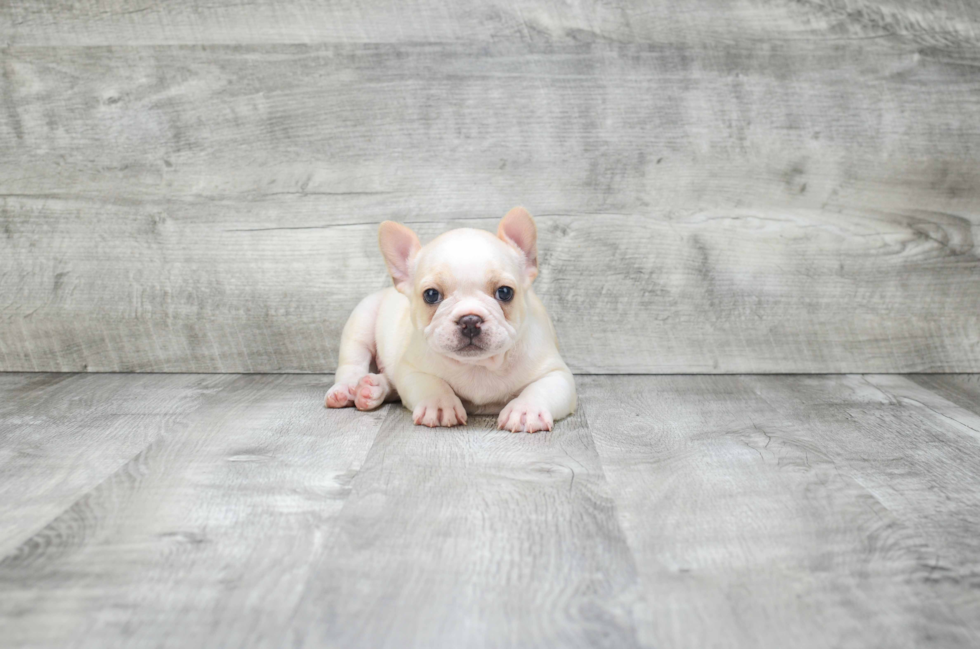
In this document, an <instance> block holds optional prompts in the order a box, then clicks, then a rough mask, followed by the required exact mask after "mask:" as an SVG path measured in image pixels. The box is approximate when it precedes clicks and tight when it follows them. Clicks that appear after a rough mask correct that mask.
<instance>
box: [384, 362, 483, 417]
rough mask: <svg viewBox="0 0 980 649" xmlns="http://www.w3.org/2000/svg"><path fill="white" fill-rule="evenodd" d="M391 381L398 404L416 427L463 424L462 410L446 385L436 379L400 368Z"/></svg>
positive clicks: (459, 403) (463, 410) (464, 415)
mask: <svg viewBox="0 0 980 649" xmlns="http://www.w3.org/2000/svg"><path fill="white" fill-rule="evenodd" d="M395 382H396V383H397V384H398V393H399V394H400V395H401V399H402V404H404V406H405V407H406V408H408V409H409V410H411V411H412V420H413V421H414V422H415V423H416V424H417V425H419V426H429V427H430V428H432V427H434V426H446V427H447V428H448V427H451V426H456V425H460V424H465V423H466V409H465V408H463V402H462V401H460V400H459V397H457V396H456V393H455V392H453V389H452V388H451V387H449V384H448V383H446V382H445V381H443V380H442V379H440V378H439V377H438V376H433V375H431V374H425V373H424V372H417V371H414V370H406V369H402V371H401V372H399V374H398V377H397V378H396V380H395Z"/></svg>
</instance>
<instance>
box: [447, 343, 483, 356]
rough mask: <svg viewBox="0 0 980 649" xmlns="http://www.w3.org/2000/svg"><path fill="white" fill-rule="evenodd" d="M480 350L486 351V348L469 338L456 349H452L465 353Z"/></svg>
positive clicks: (455, 351)
mask: <svg viewBox="0 0 980 649" xmlns="http://www.w3.org/2000/svg"><path fill="white" fill-rule="evenodd" d="M482 351H486V350H484V349H483V347H480V346H479V345H477V344H476V343H475V342H473V341H472V340H470V341H467V342H465V343H463V345H462V346H461V347H457V348H456V349H454V350H453V353H454V354H463V355H466V354H478V353H480V352H482Z"/></svg>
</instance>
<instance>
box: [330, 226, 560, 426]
mask: <svg viewBox="0 0 980 649" xmlns="http://www.w3.org/2000/svg"><path fill="white" fill-rule="evenodd" d="M378 240H379V243H380V247H381V253H382V255H384V259H385V263H386V264H387V266H388V272H389V273H390V274H391V278H392V280H393V281H394V288H387V289H384V290H382V291H379V292H377V293H374V294H372V295H369V296H368V297H366V298H364V300H362V301H361V303H360V304H358V305H357V307H356V308H355V309H354V312H353V313H352V314H351V316H350V319H349V320H348V321H347V324H346V326H345V327H344V332H343V334H342V336H341V339H340V363H339V365H338V367H337V375H336V377H335V383H334V385H333V387H331V388H330V390H329V391H328V392H327V397H326V405H327V407H328V408H343V407H345V406H351V405H353V406H356V407H357V408H358V409H359V410H371V409H373V408H377V407H378V406H380V405H381V404H382V403H383V402H385V401H388V400H394V399H397V398H401V401H402V403H403V404H404V405H405V407H406V408H408V409H409V410H411V411H412V418H413V419H414V421H415V423H416V424H419V425H423V426H457V425H460V424H465V423H466V415H467V413H470V414H497V413H499V416H498V418H497V425H498V427H499V428H502V429H506V430H509V431H512V432H520V431H525V432H528V433H535V432H537V431H540V430H551V429H552V426H554V422H555V421H556V420H558V419H561V418H562V417H564V416H566V415H568V414H570V413H571V412H573V411H574V410H575V380H574V379H573V378H572V373H571V372H570V371H569V370H568V366H567V365H565V362H564V361H563V360H562V358H561V355H560V354H559V353H558V343H557V340H556V337H555V330H554V326H553V325H552V323H551V319H550V318H549V317H548V313H547V312H546V311H545V308H544V305H543V304H542V303H541V300H539V299H538V296H537V295H535V294H534V289H533V288H532V287H531V284H532V282H533V281H534V278H535V277H536V276H537V274H538V251H537V228H536V226H535V224H534V219H532V218H531V215H530V214H528V212H527V210H525V209H524V208H522V207H515V208H514V209H512V210H511V211H510V212H508V213H507V215H506V216H504V218H503V219H502V220H501V221H500V225H499V227H498V228H497V236H496V237H495V236H493V235H492V234H491V233H489V232H486V231H484V230H473V229H469V228H464V229H459V230H452V231H450V232H447V233H445V234H443V235H441V236H439V237H437V238H436V239H434V240H433V241H431V242H430V243H428V244H427V245H425V246H422V244H421V243H420V242H419V239H418V237H417V236H416V235H415V233H414V232H412V231H411V230H409V229H408V228H406V227H405V226H403V225H400V224H398V223H394V222H392V221H385V222H384V223H382V224H381V227H380V230H379V232H378Z"/></svg>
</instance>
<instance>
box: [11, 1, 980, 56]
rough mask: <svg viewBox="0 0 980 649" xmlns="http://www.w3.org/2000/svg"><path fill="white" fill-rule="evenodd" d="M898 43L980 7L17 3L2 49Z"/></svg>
mask: <svg viewBox="0 0 980 649" xmlns="http://www.w3.org/2000/svg"><path fill="white" fill-rule="evenodd" d="M774 33H784V34H785V35H786V37H795V38H855V37H857V38H861V37H868V36H870V37H875V38H881V37H893V38H902V39H908V40H910V41H912V42H919V43H922V44H927V45H931V46H940V47H960V46H963V45H976V44H977V43H978V42H980V36H978V34H980V10H978V8H977V6H976V4H975V3H972V2H969V1H965V0H960V1H957V0H925V1H923V0H822V1H820V2H817V1H813V0H810V1H804V2H799V1H790V0H765V1H761V2H760V1H752V0H734V1H722V0H690V1H688V2H684V3H683V4H680V3H673V2H663V1H659V2H643V1H641V0H617V1H616V2H601V1H597V0H568V1H565V2H560V3H558V2H544V1H541V0H534V1H525V2H521V3H511V2H501V1H500V0H488V1H486V2H478V1H476V0H461V1H455V2H447V1H445V0H416V1H414V2H409V3H406V2H395V1H392V0H371V2H361V3H346V2H343V3H340V2H338V3H317V2H313V1H312V0H278V1H277V0H251V1H249V2H229V1H228V0H172V1H171V2H167V3H159V4H158V3H142V4H137V3H134V2H132V1H131V0H80V1H75V2H66V1H65V0H7V1H6V2H4V3H3V5H0V43H6V44H10V45H113V46H114V45H146V44H200V43H212V44H214V43H228V44H239V43H319V42H335V43H379V42H383V43H403V42H416V43H417V42H437V43H446V42H458V41H471V42H472V41H480V42H497V41H508V40H511V41H532V42H556V41H557V42H562V41H565V42H568V41H570V42H592V41H597V40H598V41H603V40H608V41H619V42H675V41H678V40H685V39H690V38H692V37H694V38H698V39H703V40H709V39H710V40H719V39H720V40H724V39H731V38H761V39H768V38H772V35H773V34H774Z"/></svg>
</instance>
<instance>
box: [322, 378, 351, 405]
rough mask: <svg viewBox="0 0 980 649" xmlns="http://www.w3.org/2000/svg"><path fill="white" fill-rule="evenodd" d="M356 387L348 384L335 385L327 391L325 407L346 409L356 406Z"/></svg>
mask: <svg viewBox="0 0 980 649" xmlns="http://www.w3.org/2000/svg"><path fill="white" fill-rule="evenodd" d="M355 387H356V386H353V385H347V384H346V383H335V384H334V386H333V387H332V388H330V389H329V390H327V398H326V399H324V402H323V405H325V406H326V407H328V408H346V407H347V406H353V405H354V388H355Z"/></svg>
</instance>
